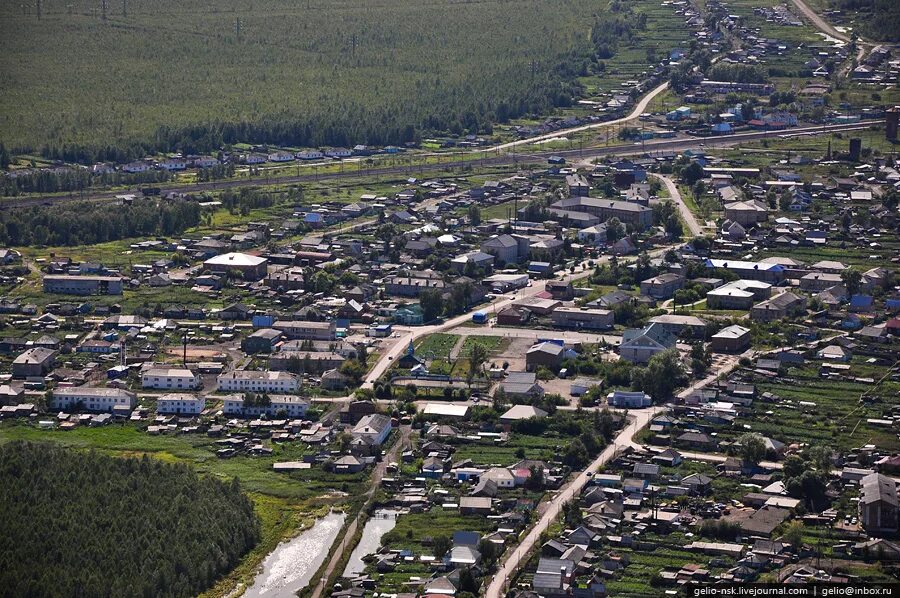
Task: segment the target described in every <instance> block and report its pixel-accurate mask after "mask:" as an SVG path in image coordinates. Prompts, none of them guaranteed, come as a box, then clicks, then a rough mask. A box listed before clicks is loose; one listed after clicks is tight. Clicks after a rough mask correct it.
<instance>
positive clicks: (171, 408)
mask: <svg viewBox="0 0 900 598" xmlns="http://www.w3.org/2000/svg"><path fill="white" fill-rule="evenodd" d="M205 408H206V399H204V398H203V397H201V396H199V395H192V394H188V393H181V392H178V393H170V394H166V395H162V396H161V397H158V398H157V399H156V412H157V413H160V414H165V415H200V414H201V413H203V410H204V409H205Z"/></svg>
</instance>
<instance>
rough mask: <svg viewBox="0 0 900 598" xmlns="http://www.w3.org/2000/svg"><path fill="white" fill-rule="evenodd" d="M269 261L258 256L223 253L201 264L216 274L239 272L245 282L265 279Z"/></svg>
mask: <svg viewBox="0 0 900 598" xmlns="http://www.w3.org/2000/svg"><path fill="white" fill-rule="evenodd" d="M268 265H269V260H267V259H266V258H264V257H259V256H258V255H250V254H247V253H225V254H223V255H217V256H215V257H212V258H210V259H208V260H206V261H205V262H203V267H204V268H206V269H207V270H209V271H210V272H215V273H217V274H228V273H229V272H234V271H236V272H240V273H241V276H243V277H244V278H245V279H246V280H259V279H260V278H263V277H265V275H266V271H267V269H268Z"/></svg>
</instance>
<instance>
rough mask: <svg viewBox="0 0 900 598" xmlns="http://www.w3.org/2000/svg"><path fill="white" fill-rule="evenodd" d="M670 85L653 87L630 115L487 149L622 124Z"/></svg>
mask: <svg viewBox="0 0 900 598" xmlns="http://www.w3.org/2000/svg"><path fill="white" fill-rule="evenodd" d="M668 87H669V82H668V81H667V82H665V83H662V84H661V85H658V86H656V87H654V88H653V89H651V90H650V91H649V92H647V93H646V94H644V97H642V98H641V99H640V101H638V103H637V104H635V106H634V109H633V110H632V111H631V113H630V114H628V116H624V117H622V118H617V119H615V120H608V121H605V122H596V123H591V124H589V125H581V126H578V127H571V128H569V129H559V130H558V131H553V132H552V133H547V134H545V135H537V136H536V137H528V138H527V139H519V140H518V141H510V142H508V143H502V144H500V145H495V146H493V147H490V148H488V149H487V151H489V152H502V151H506V150H508V149H510V148H514V147H518V146H520V145H530V144H532V143H538V142H541V141H547V140H548V139H555V138H557V137H561V136H565V135H571V134H572V133H579V132H581V131H589V130H591V129H600V128H603V127H611V126H615V125H620V124H624V123H627V122H629V121H632V120H634V119H636V118H637V117H639V116H640V115H641V114H643V113H644V112H646V111H647V106H649V105H650V102H651V101H653V98H655V97H656V96H658V95H659V94H661V93H662V92H664V91H665V90H666V89H668Z"/></svg>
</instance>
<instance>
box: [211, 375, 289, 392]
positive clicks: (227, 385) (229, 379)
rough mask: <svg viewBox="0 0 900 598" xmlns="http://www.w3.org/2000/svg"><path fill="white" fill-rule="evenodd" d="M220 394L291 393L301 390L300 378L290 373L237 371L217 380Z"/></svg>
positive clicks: (220, 376) (221, 376)
mask: <svg viewBox="0 0 900 598" xmlns="http://www.w3.org/2000/svg"><path fill="white" fill-rule="evenodd" d="M216 382H217V384H218V390H219V391H220V392H263V393H281V394H283V393H291V392H297V391H299V390H300V378H299V377H297V376H296V375H294V374H291V373H290V372H281V371H258V370H235V371H233V372H227V373H225V374H220V375H219V376H218V377H217V378H216Z"/></svg>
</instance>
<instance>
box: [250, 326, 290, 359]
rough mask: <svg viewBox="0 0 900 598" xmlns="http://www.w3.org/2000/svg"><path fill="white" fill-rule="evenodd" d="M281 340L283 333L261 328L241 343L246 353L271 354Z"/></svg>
mask: <svg viewBox="0 0 900 598" xmlns="http://www.w3.org/2000/svg"><path fill="white" fill-rule="evenodd" d="M280 340H281V331H280V330H274V329H272V328H260V329H259V330H256V331H255V332H253V333H251V334H250V335H248V336H246V337H245V338H244V339H243V340H242V341H241V351H243V352H244V353H248V354H252V353H271V352H272V351H273V350H274V348H275V345H276V344H277V343H278V342H279V341H280Z"/></svg>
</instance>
